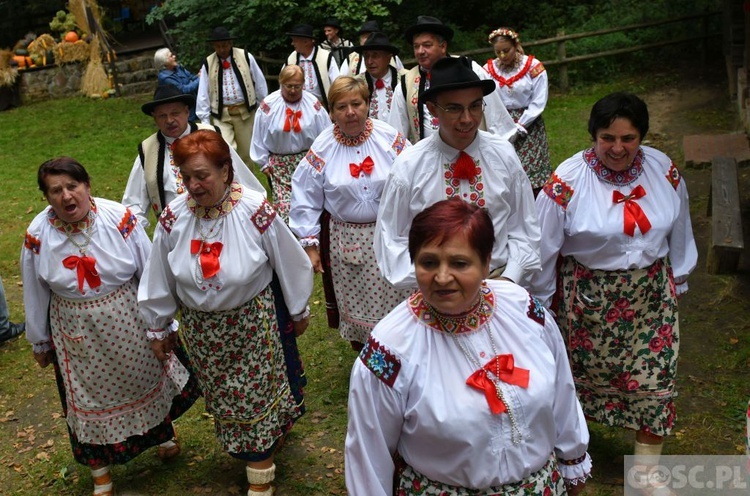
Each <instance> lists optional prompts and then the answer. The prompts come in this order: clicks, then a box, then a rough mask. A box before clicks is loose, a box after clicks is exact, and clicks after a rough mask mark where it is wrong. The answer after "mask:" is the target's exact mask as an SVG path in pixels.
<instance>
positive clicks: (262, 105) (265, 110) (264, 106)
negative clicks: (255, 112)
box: [260, 100, 271, 115]
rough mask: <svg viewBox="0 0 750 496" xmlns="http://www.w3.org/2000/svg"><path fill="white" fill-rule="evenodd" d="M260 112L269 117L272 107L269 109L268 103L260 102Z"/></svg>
mask: <svg viewBox="0 0 750 496" xmlns="http://www.w3.org/2000/svg"><path fill="white" fill-rule="evenodd" d="M260 110H261V111H262V112H263V113H264V114H266V115H268V114H269V112H271V107H269V106H268V104H267V103H266V101H265V100H263V101H262V102H260Z"/></svg>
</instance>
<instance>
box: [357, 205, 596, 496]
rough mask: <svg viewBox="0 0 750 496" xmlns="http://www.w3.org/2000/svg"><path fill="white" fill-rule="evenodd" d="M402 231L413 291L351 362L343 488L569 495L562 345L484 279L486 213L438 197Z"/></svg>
mask: <svg viewBox="0 0 750 496" xmlns="http://www.w3.org/2000/svg"><path fill="white" fill-rule="evenodd" d="M408 237H409V256H410V258H411V260H412V262H413V264H414V269H415V272H416V278H417V285H418V287H419V291H417V292H416V293H415V294H413V295H412V296H411V297H409V298H408V299H407V300H406V301H404V302H402V303H401V304H400V305H399V306H398V307H396V308H395V309H394V310H393V311H392V312H391V313H390V314H388V316H386V317H385V318H384V319H383V320H382V321H381V322H380V323H379V324H378V325H377V326H376V327H375V330H373V332H372V334H371V335H370V337H369V339H368V341H367V344H366V345H365V348H364V349H363V350H362V352H361V353H360V355H359V359H358V360H357V361H356V362H355V364H354V367H353V368H352V373H351V380H350V385H349V403H348V404H349V425H348V429H347V435H346V447H345V452H344V458H345V467H346V486H347V489H348V491H349V494H351V495H353V496H360V495H361V496H380V495H391V494H393V488H394V487H395V488H396V492H395V494H397V495H399V496H405V495H417V494H420V495H433V496H436V495H460V496H468V495H475V496H489V495H503V496H521V495H527V494H534V495H563V494H571V495H574V494H578V493H580V492H581V491H582V490H583V489H584V487H585V481H586V479H587V478H588V477H589V473H590V471H591V458H590V457H589V456H588V454H587V453H586V449H587V446H588V440H589V433H588V429H587V427H586V421H585V419H584V417H583V412H582V411H581V406H580V405H579V403H578V400H577V398H576V394H575V388H574V387H573V377H572V375H571V372H570V365H569V364H568V358H567V354H566V351H565V344H564V343H563V340H562V337H561V335H560V331H559V329H558V328H557V325H556V324H555V322H554V320H553V319H552V318H551V315H550V314H549V313H547V312H546V311H545V309H544V308H543V307H542V306H541V304H540V303H539V302H538V301H537V300H536V299H535V298H533V297H531V296H530V295H529V293H528V292H526V290H524V289H523V288H521V287H520V286H517V285H516V284H515V283H513V282H511V281H509V280H504V279H501V280H491V279H487V277H488V275H489V265H490V259H491V253H492V245H493V243H494V235H493V228H492V220H491V219H490V216H489V214H488V213H487V211H486V210H485V209H484V208H480V207H477V206H476V205H472V204H469V203H467V202H464V201H463V200H461V199H459V198H451V199H448V200H441V201H439V202H437V203H434V204H433V205H431V206H430V207H428V208H427V209H425V210H424V211H422V212H421V213H419V214H417V215H416V217H414V221H413V222H412V224H411V229H410V231H409V236H408ZM485 279H486V280H485ZM394 460H397V462H396V463H395V464H394ZM394 468H395V469H396V470H395V480H394ZM566 491H567V492H566Z"/></svg>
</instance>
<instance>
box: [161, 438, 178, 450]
mask: <svg viewBox="0 0 750 496" xmlns="http://www.w3.org/2000/svg"><path fill="white" fill-rule="evenodd" d="M159 446H161V447H162V448H166V449H169V448H172V447H174V446H177V443H175V442H174V441H172V440H171V439H170V440H169V441H167V442H165V443H161V444H160V445H159Z"/></svg>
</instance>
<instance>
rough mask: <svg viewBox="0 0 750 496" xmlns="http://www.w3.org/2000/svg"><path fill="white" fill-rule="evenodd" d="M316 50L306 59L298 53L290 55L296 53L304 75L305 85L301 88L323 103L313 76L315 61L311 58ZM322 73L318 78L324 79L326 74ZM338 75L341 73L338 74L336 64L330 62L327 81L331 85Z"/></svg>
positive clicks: (315, 77) (317, 48) (320, 91)
mask: <svg viewBox="0 0 750 496" xmlns="http://www.w3.org/2000/svg"><path fill="white" fill-rule="evenodd" d="M318 50H320V48H319V47H315V49H313V51H312V52H310V54H309V55H308V56H307V57H305V56H304V55H302V54H301V53H299V52H292V54H295V53H296V54H297V55H299V66H300V67H301V68H302V70H303V71H304V73H305V83H304V84H303V86H302V88H303V89H304V90H305V91H309V92H310V93H312V94H313V95H315V97H316V98H317V99H318V100H320V101H323V90H322V88H320V87H319V86H318V77H317V76H316V75H315V68H314V67H313V66H314V65H315V59H314V58H313V56H314V55H316V54H317V53H318ZM322 72H323V71H321V75H320V77H326V74H322ZM339 74H341V73H340V72H339V66H338V64H336V61H331V64H330V65H329V66H328V74H327V75H328V81H330V82H331V83H333V82H334V81H335V80H336V78H337V77H339ZM326 96H327V95H326Z"/></svg>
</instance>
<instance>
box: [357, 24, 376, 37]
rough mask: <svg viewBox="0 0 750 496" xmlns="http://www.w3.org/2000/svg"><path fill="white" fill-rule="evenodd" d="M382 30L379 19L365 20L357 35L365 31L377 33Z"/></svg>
mask: <svg viewBox="0 0 750 496" xmlns="http://www.w3.org/2000/svg"><path fill="white" fill-rule="evenodd" d="M379 31H380V24H378V21H365V22H364V24H362V27H361V28H359V31H357V36H359V35H362V34H365V33H376V32H379Z"/></svg>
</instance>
